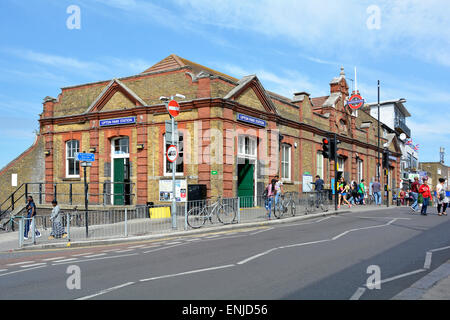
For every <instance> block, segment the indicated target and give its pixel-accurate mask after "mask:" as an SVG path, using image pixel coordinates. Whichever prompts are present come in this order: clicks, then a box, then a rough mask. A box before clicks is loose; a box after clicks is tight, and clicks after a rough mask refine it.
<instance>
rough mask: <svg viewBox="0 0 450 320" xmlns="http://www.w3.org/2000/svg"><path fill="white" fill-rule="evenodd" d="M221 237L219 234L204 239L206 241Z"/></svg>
mask: <svg viewBox="0 0 450 320" xmlns="http://www.w3.org/2000/svg"><path fill="white" fill-rule="evenodd" d="M220 236H221V234H215V235H213V236H209V237H205V238H206V239H213V238H217V237H220Z"/></svg>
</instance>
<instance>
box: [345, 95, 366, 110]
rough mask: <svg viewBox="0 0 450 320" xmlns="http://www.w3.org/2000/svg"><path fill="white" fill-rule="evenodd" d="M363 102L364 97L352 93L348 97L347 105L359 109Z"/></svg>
mask: <svg viewBox="0 0 450 320" xmlns="http://www.w3.org/2000/svg"><path fill="white" fill-rule="evenodd" d="M363 104H364V99H363V98H362V97H361V96H360V95H359V94H354V95H352V96H351V97H350V99H348V105H349V107H350V108H352V109H359V108H361V107H362V105H363Z"/></svg>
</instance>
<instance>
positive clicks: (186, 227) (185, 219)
mask: <svg viewBox="0 0 450 320" xmlns="http://www.w3.org/2000/svg"><path fill="white" fill-rule="evenodd" d="M187 209H188V202H185V203H184V230H187V229H188V224H187V212H188V210H187Z"/></svg>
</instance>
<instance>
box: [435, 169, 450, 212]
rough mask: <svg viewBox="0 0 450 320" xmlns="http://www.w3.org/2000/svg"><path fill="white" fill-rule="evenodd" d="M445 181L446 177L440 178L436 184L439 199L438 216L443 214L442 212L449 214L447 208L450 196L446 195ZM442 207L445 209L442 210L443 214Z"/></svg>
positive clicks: (437, 198)
mask: <svg viewBox="0 0 450 320" xmlns="http://www.w3.org/2000/svg"><path fill="white" fill-rule="evenodd" d="M444 183H445V179H444V178H439V183H438V184H437V186H436V200H437V212H438V216H441V215H442V214H443V215H444V216H446V215H447V213H446V212H445V210H446V209H447V206H448V203H449V199H448V197H447V195H446V192H445V187H444ZM441 209H443V210H442V214H441Z"/></svg>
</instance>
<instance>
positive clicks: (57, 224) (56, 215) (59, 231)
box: [48, 200, 67, 240]
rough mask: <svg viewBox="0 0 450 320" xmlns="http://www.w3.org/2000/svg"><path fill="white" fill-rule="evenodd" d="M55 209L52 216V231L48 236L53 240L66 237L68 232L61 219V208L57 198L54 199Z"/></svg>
mask: <svg viewBox="0 0 450 320" xmlns="http://www.w3.org/2000/svg"><path fill="white" fill-rule="evenodd" d="M52 205H53V209H52V214H51V216H50V221H51V222H52V232H51V233H50V236H49V237H48V239H49V240H53V239H55V238H61V237H62V238H65V237H67V233H66V232H64V226H63V224H62V220H61V215H62V212H61V209H60V207H59V205H58V202H57V201H56V200H53V201H52Z"/></svg>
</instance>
